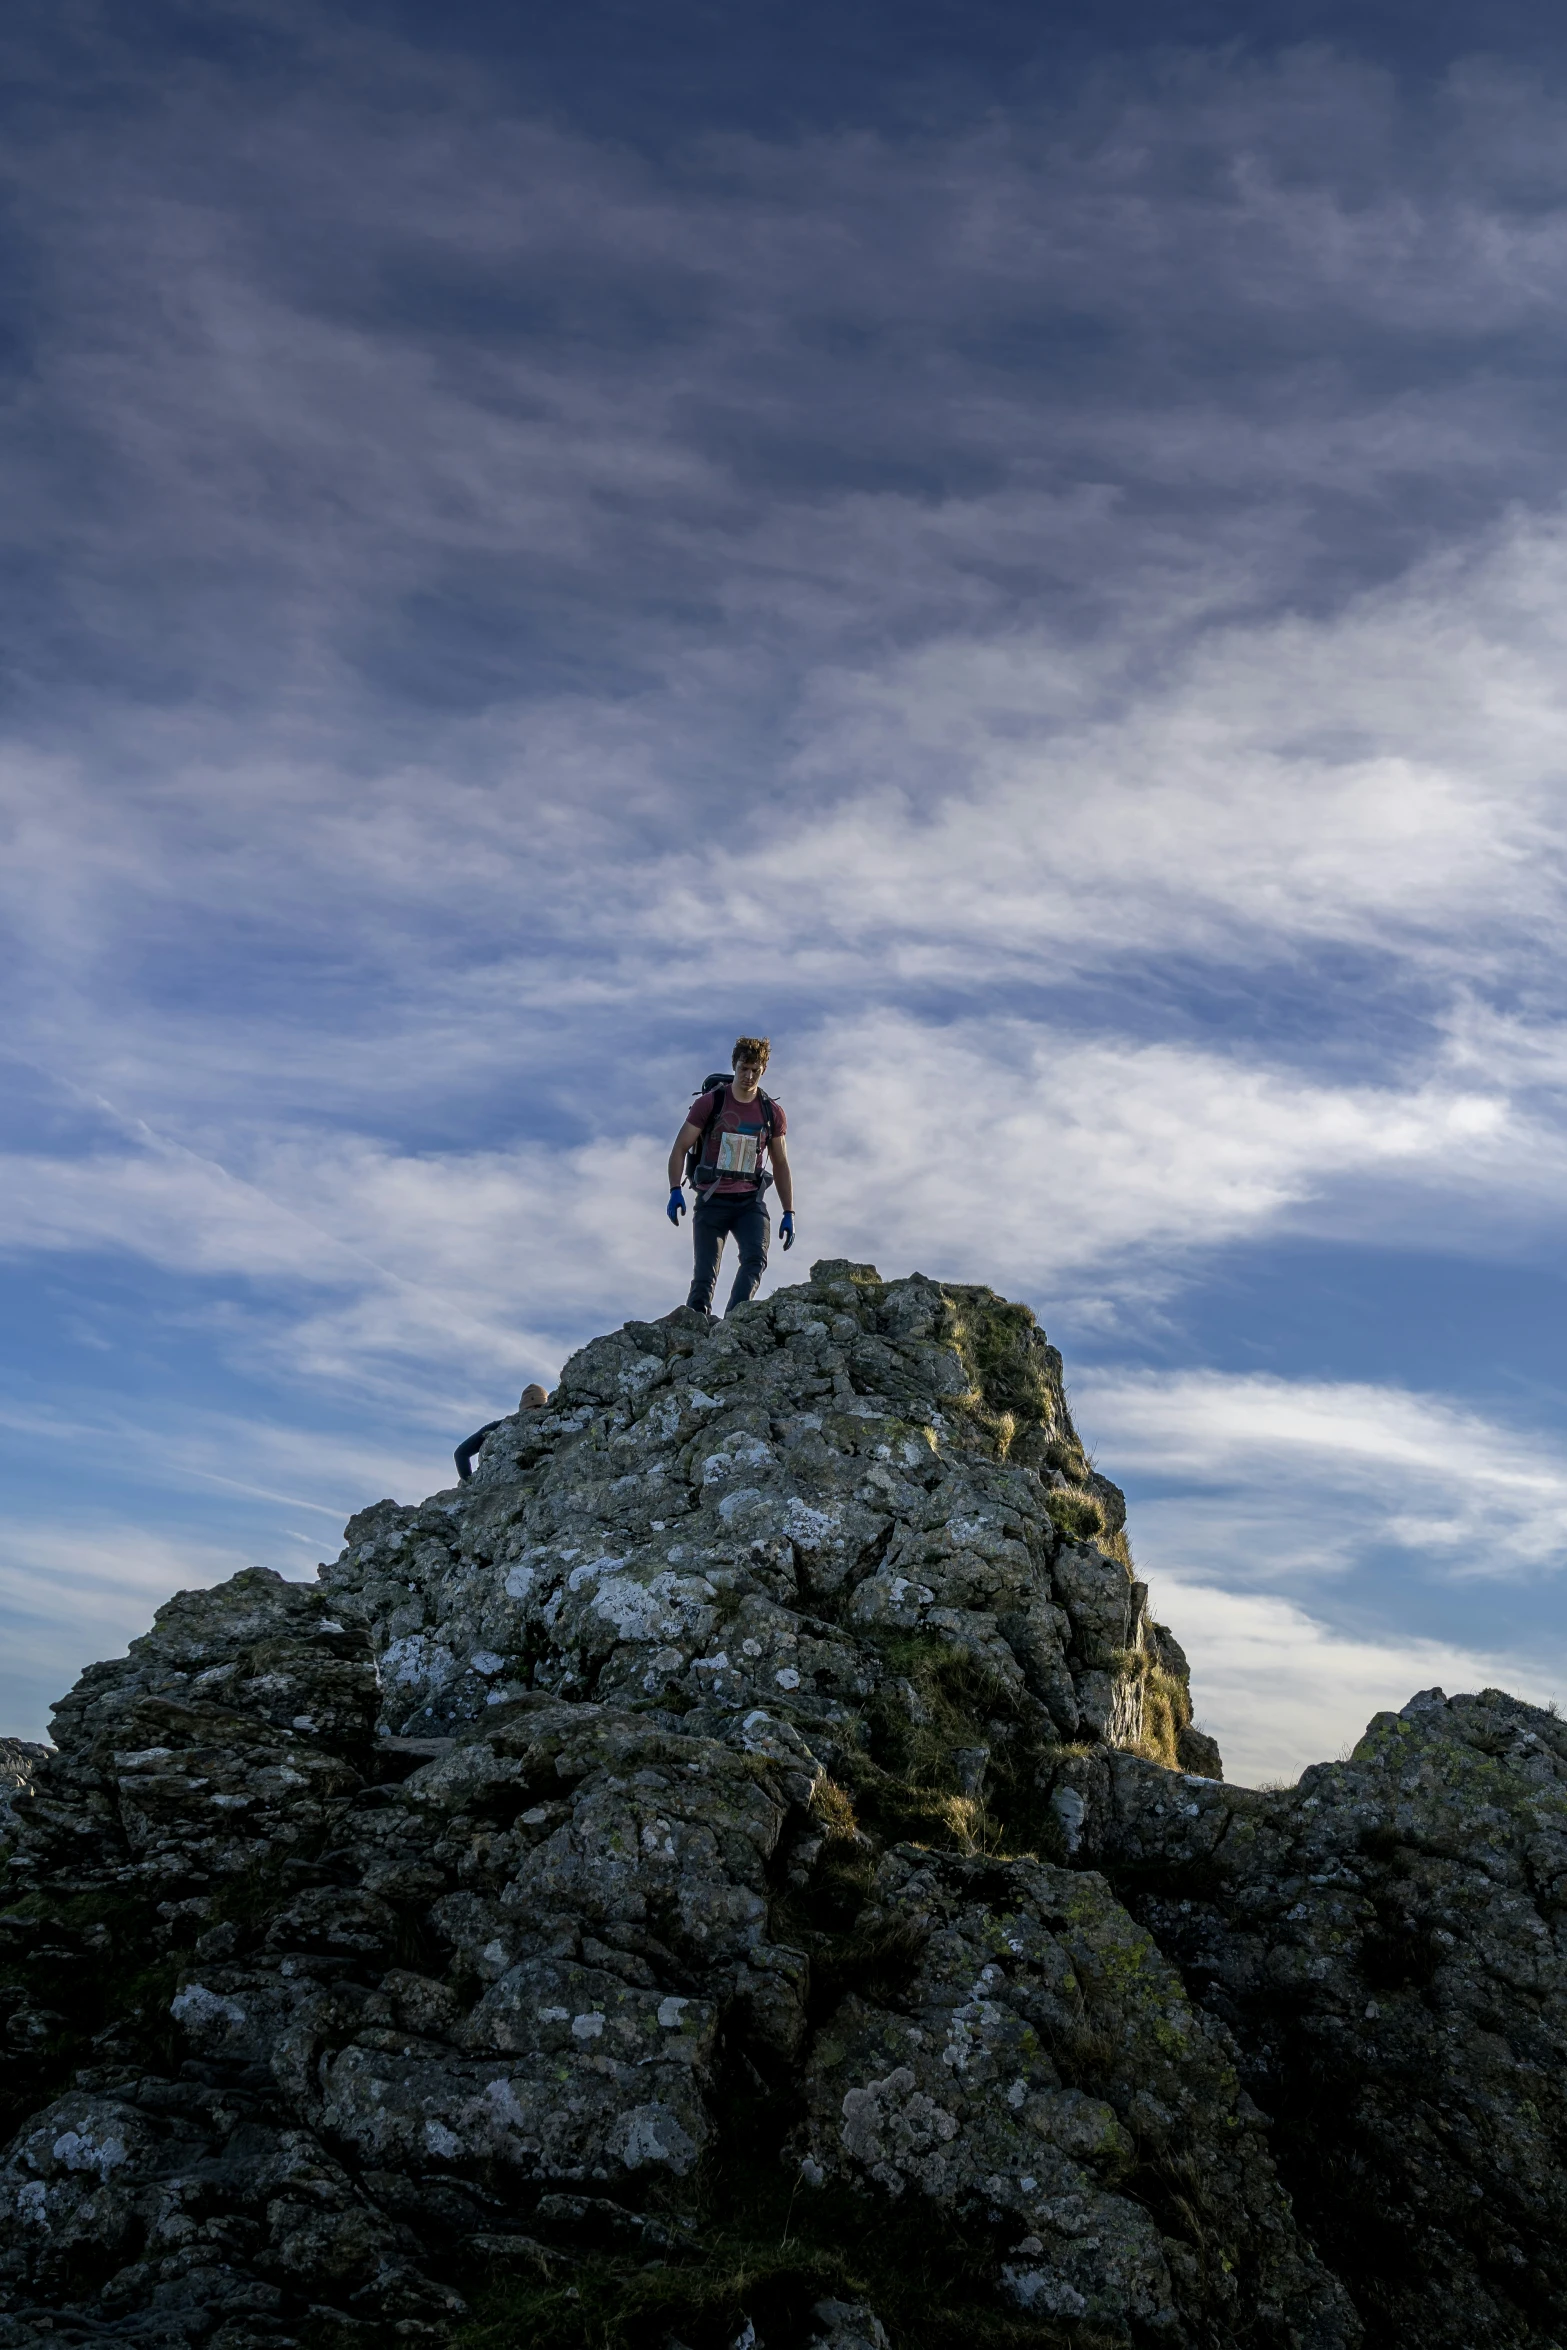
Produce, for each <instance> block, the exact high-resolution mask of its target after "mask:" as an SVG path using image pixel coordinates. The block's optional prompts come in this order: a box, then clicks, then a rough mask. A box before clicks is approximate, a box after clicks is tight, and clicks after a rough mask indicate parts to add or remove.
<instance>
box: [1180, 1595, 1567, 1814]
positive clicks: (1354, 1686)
mask: <svg viewBox="0 0 1567 2350" xmlns="http://www.w3.org/2000/svg"><path fill="white" fill-rule="evenodd" d="M1152 1598H1153V1605H1154V1608H1155V1610H1156V1612H1157V1613H1158V1614H1159V1615H1161V1616H1164V1617H1167V1618H1168V1619H1169V1621H1170V1622H1171V1623H1172V1624H1173V1625H1175V1626H1176V1627H1177V1629H1178V1631H1179V1634H1180V1638H1181V1640H1182V1642H1183V1643H1184V1645H1185V1647H1186V1650H1187V1653H1188V1655H1189V1656H1190V1658H1191V1660H1192V1695H1193V1698H1194V1700H1195V1705H1196V1714H1197V1719H1198V1721H1199V1722H1200V1723H1201V1724H1202V1725H1203V1726H1204V1727H1205V1728H1207V1729H1209V1730H1211V1731H1212V1732H1214V1733H1215V1734H1216V1735H1217V1737H1218V1740H1219V1746H1220V1751H1221V1753H1222V1754H1223V1756H1224V1765H1225V1775H1226V1777H1227V1778H1230V1779H1233V1780H1238V1781H1239V1782H1240V1784H1241V1785H1243V1786H1256V1785H1257V1784H1259V1783H1270V1782H1276V1781H1278V1780H1286V1779H1294V1778H1296V1777H1298V1776H1299V1774H1300V1772H1301V1771H1303V1770H1304V1769H1305V1768H1306V1767H1307V1765H1308V1764H1310V1763H1314V1762H1333V1761H1335V1760H1337V1759H1339V1758H1340V1757H1341V1756H1343V1755H1344V1754H1345V1753H1347V1751H1348V1749H1349V1748H1350V1747H1351V1746H1352V1745H1353V1744H1354V1743H1355V1741H1356V1740H1357V1739H1358V1738H1359V1737H1360V1735H1361V1733H1362V1731H1363V1730H1364V1729H1365V1727H1366V1724H1367V1723H1368V1722H1369V1720H1370V1719H1371V1717H1372V1715H1373V1714H1375V1713H1382V1712H1387V1711H1392V1712H1396V1711H1397V1710H1398V1708H1399V1707H1400V1706H1402V1705H1404V1704H1406V1703H1407V1702H1408V1700H1409V1699H1410V1698H1411V1697H1412V1696H1413V1695H1414V1694H1415V1692H1416V1691H1417V1690H1419V1689H1430V1688H1443V1689H1445V1690H1446V1691H1447V1693H1448V1695H1449V1696H1454V1695H1457V1694H1458V1692H1460V1691H1462V1690H1478V1689H1507V1690H1509V1691H1511V1692H1512V1694H1513V1695H1514V1696H1517V1697H1522V1698H1524V1699H1526V1700H1527V1701H1529V1702H1530V1703H1533V1704H1535V1705H1551V1704H1554V1703H1555V1702H1556V1701H1557V1700H1558V1699H1559V1698H1560V1697H1561V1696H1562V1695H1563V1692H1564V1690H1567V1659H1563V1658H1562V1657H1560V1656H1558V1657H1556V1658H1555V1659H1546V1658H1542V1657H1540V1656H1539V1655H1538V1654H1535V1653H1530V1652H1519V1651H1514V1652H1512V1653H1505V1652H1502V1653H1499V1652H1497V1651H1495V1650H1490V1651H1487V1650H1486V1649H1485V1648H1484V1647H1481V1646H1478V1645H1477V1646H1474V1647H1466V1646H1464V1645H1462V1644H1460V1643H1457V1642H1453V1641H1442V1640H1422V1639H1420V1638H1418V1637H1409V1638H1403V1639H1399V1638H1395V1637H1389V1638H1386V1639H1380V1640H1378V1639H1368V1638H1366V1637H1364V1636H1360V1637H1355V1636H1354V1635H1349V1634H1345V1633H1343V1632H1340V1631H1335V1630H1334V1629H1333V1628H1332V1627H1331V1626H1330V1625H1328V1624H1326V1623H1324V1622H1323V1621H1322V1620H1321V1618H1320V1617H1319V1616H1317V1615H1315V1614H1313V1613H1312V1612H1310V1611H1309V1610H1307V1609H1306V1608H1303V1607H1300V1606H1298V1605H1296V1604H1295V1603H1294V1602H1293V1601H1291V1600H1288V1599H1283V1598H1280V1597H1279V1596H1278V1595H1277V1594H1271V1593H1260V1592H1255V1591H1234V1590H1230V1589H1227V1588H1225V1587H1224V1586H1223V1585H1222V1584H1218V1583H1206V1582H1200V1581H1189V1580H1187V1579H1185V1578H1184V1577H1181V1576H1177V1575H1171V1574H1161V1575H1160V1576H1159V1577H1158V1578H1157V1580H1156V1581H1155V1584H1154V1586H1153V1593H1152Z"/></svg>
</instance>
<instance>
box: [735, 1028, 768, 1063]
mask: <svg viewBox="0 0 1567 2350" xmlns="http://www.w3.org/2000/svg"><path fill="white" fill-rule="evenodd" d="M772 1049H773V1048H772V1045H771V1043H770V1042H769V1040H768V1039H767V1038H766V1037H765V1036H737V1037H736V1038H735V1049H734V1051H733V1052H732V1053H731V1054H730V1056H729V1066H730V1068H731V1069H738V1068H739V1066H740V1064H741V1062H742V1061H759V1062H760V1063H761V1065H762V1067H763V1068H764V1069H765V1068H766V1066H767V1056H768V1055H769V1053H770V1052H771V1051H772Z"/></svg>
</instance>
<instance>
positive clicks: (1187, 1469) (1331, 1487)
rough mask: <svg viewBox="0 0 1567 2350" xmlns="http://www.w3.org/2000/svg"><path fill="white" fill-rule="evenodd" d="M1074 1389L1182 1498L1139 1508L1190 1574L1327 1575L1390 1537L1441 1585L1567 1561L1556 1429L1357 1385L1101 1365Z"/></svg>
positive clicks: (1116, 1452) (1173, 1560)
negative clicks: (1209, 1566)
mask: <svg viewBox="0 0 1567 2350" xmlns="http://www.w3.org/2000/svg"><path fill="white" fill-rule="evenodd" d="M1075 1393H1076V1396H1077V1398H1078V1403H1079V1408H1080V1410H1081V1412H1082V1414H1083V1416H1084V1418H1085V1420H1086V1421H1087V1422H1088V1424H1089V1425H1090V1427H1091V1428H1092V1430H1093V1431H1094V1435H1095V1439H1096V1441H1097V1442H1099V1443H1100V1444H1101V1445H1102V1447H1103V1449H1104V1451H1105V1454H1106V1457H1107V1458H1112V1457H1113V1459H1114V1460H1115V1461H1116V1462H1117V1463H1118V1465H1119V1466H1120V1467H1121V1468H1122V1469H1123V1471H1125V1472H1127V1473H1128V1474H1132V1475H1135V1476H1137V1477H1139V1478H1141V1479H1144V1480H1148V1481H1159V1482H1163V1483H1165V1484H1167V1485H1168V1484H1174V1485H1176V1486H1177V1487H1179V1488H1181V1489H1182V1492H1183V1498H1182V1499H1181V1500H1180V1501H1179V1502H1178V1503H1177V1504H1175V1505H1174V1506H1172V1507H1169V1508H1165V1509H1163V1510H1160V1509H1159V1508H1158V1505H1154V1506H1153V1507H1152V1508H1150V1506H1149V1505H1148V1504H1146V1503H1145V1504H1144V1506H1143V1509H1142V1512H1141V1516H1142V1520H1143V1523H1144V1525H1145V1526H1146V1525H1148V1524H1150V1523H1152V1524H1153V1525H1155V1526H1156V1528H1157V1537H1156V1539H1157V1544H1158V1548H1159V1551H1160V1553H1161V1555H1162V1557H1163V1558H1164V1559H1165V1560H1166V1561H1167V1562H1168V1564H1169V1565H1170V1567H1171V1568H1172V1569H1173V1570H1174V1571H1176V1572H1178V1573H1182V1574H1190V1573H1193V1572H1197V1571H1200V1570H1201V1569H1202V1567H1203V1566H1204V1564H1205V1563H1211V1562H1212V1561H1214V1560H1215V1559H1222V1561H1223V1564H1224V1568H1225V1571H1226V1576H1227V1578H1241V1579H1244V1580H1246V1581H1248V1582H1255V1581H1262V1582H1266V1581H1268V1580H1270V1579H1272V1578H1275V1577H1280V1578H1282V1577H1286V1576H1293V1575H1299V1574H1301V1573H1302V1572H1304V1573H1305V1574H1306V1575H1307V1576H1308V1577H1309V1578H1310V1579H1312V1580H1313V1581H1320V1580H1321V1579H1322V1578H1323V1577H1325V1576H1331V1575H1333V1574H1334V1573H1335V1572H1338V1571H1342V1570H1343V1569H1345V1568H1347V1567H1349V1566H1351V1565H1353V1564H1356V1563H1357V1562H1358V1561H1359V1560H1360V1559H1362V1558H1363V1557H1364V1556H1365V1555H1366V1553H1367V1552H1369V1551H1370V1550H1372V1549H1373V1548H1374V1547H1375V1546H1376V1545H1377V1544H1379V1543H1380V1544H1393V1545H1397V1546H1398V1547H1400V1548H1402V1549H1405V1550H1408V1551H1411V1552H1413V1553H1416V1554H1418V1556H1419V1557H1420V1559H1421V1560H1422V1561H1423V1562H1424V1563H1425V1565H1426V1566H1427V1568H1428V1569H1429V1571H1431V1572H1432V1573H1433V1574H1436V1575H1439V1576H1442V1577H1485V1578H1508V1577H1531V1578H1532V1577H1534V1576H1537V1575H1538V1574H1540V1573H1541V1572H1543V1571H1550V1572H1552V1573H1559V1572H1560V1571H1561V1570H1563V1569H1564V1568H1567V1444H1564V1443H1563V1441H1562V1439H1561V1438H1560V1436H1559V1435H1557V1434H1556V1433H1555V1432H1554V1431H1553V1432H1550V1433H1548V1434H1544V1435H1530V1434H1528V1433H1525V1432H1523V1431H1521V1430H1520V1429H1518V1428H1516V1427H1509V1426H1508V1425H1507V1424H1506V1423H1505V1422H1504V1421H1501V1420H1499V1419H1497V1418H1495V1417H1494V1416H1492V1415H1489V1414H1484V1413H1481V1412H1478V1411H1476V1410H1474V1409H1472V1408H1469V1407H1466V1406H1465V1405H1463V1404H1461V1403H1458V1402H1455V1401H1454V1400H1452V1399H1451V1398H1449V1397H1445V1396H1440V1395H1420V1394H1412V1393H1409V1392H1407V1391H1405V1390H1401V1389H1398V1388H1395V1387H1390V1386H1385V1385H1372V1384H1369V1383H1361V1382H1357V1381H1347V1380H1346V1381H1321V1380H1304V1379H1303V1380H1289V1379H1280V1378H1273V1377H1265V1376H1261V1375H1252V1376H1236V1375H1235V1374H1232V1373H1224V1372H1204V1371H1195V1372H1194V1371H1187V1372H1179V1373H1175V1374H1168V1375H1166V1374H1159V1373H1154V1372H1146V1371H1132V1372H1113V1371H1112V1372H1105V1371H1098V1372H1090V1373H1088V1374H1087V1375H1085V1376H1083V1377H1080V1379H1079V1380H1078V1382H1077V1386H1076V1389H1075ZM1564 1653H1567V1651H1564Z"/></svg>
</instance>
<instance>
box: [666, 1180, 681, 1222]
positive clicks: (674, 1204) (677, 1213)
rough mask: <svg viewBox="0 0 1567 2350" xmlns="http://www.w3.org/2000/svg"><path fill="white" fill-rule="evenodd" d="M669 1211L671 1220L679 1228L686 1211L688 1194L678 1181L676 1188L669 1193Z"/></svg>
mask: <svg viewBox="0 0 1567 2350" xmlns="http://www.w3.org/2000/svg"><path fill="white" fill-rule="evenodd" d="M667 1212H668V1216H669V1221H670V1222H671V1224H673V1225H674V1226H675V1227H676V1229H677V1230H678V1228H679V1224H680V1219H681V1217H682V1216H683V1215H684V1214H685V1212H686V1195H685V1193H684V1192H683V1191H682V1190H681V1188H680V1186H679V1184H678V1183H677V1184H676V1185H675V1188H674V1190H673V1191H672V1192H671V1193H670V1195H669V1208H668V1211H667Z"/></svg>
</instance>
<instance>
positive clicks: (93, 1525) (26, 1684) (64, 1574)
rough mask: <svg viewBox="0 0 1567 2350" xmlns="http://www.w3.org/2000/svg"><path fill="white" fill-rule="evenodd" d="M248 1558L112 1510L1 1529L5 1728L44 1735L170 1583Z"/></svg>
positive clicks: (217, 1573)
mask: <svg viewBox="0 0 1567 2350" xmlns="http://www.w3.org/2000/svg"><path fill="white" fill-rule="evenodd" d="M250 1564H252V1561H251V1560H250V1559H249V1558H247V1557H246V1556H245V1555H244V1554H243V1553H241V1552H238V1551H234V1550H228V1549H225V1548H224V1547H223V1546H222V1545H221V1544H217V1543H212V1542H208V1541H203V1542H181V1541H178V1540H173V1539H170V1538H168V1537H165V1536H162V1535H159V1534H156V1533H149V1532H148V1531H146V1530H145V1529H144V1528H141V1527H137V1526H133V1525H126V1524H124V1523H123V1522H119V1521H116V1520H114V1519H112V1518H109V1517H107V1516H97V1517H86V1518H82V1519H78V1520H77V1521H76V1522H75V1523H65V1524H61V1523H60V1522H59V1521H58V1520H55V1521H52V1522H51V1523H49V1524H47V1525H43V1524H36V1523H34V1524H29V1523H27V1522H26V1521H20V1522H19V1521H17V1520H15V1519H13V1520H12V1521H11V1522H10V1523H8V1524H7V1526H6V1529H5V1533H4V1536H3V1537H0V1623H3V1625H4V1634H5V1636H4V1643H3V1655H0V1725H3V1727H4V1730H5V1734H6V1735H7V1736H8V1737H12V1738H44V1737H47V1735H48V1711H49V1707H50V1706H51V1705H52V1704H53V1702H54V1700H55V1699H56V1698H57V1697H59V1696H60V1695H61V1694H62V1693H63V1692H64V1691H65V1690H67V1689H69V1688H70V1687H71V1685H72V1683H73V1682H74V1681H75V1680H76V1678H77V1675H78V1674H79V1673H81V1672H82V1671H83V1670H84V1669H85V1668H86V1667H87V1666H88V1665H90V1664H94V1663H96V1662H97V1661H98V1660H99V1659H100V1658H102V1657H108V1656H119V1655H122V1654H123V1653H124V1651H125V1650H126V1648H127V1647H128V1646H129V1645H130V1643H131V1641H132V1640H134V1639H135V1638H136V1637H137V1635H138V1634H139V1633H142V1632H145V1631H146V1629H147V1627H148V1625H149V1624H150V1622H151V1621H152V1617H153V1613H154V1611H155V1610H156V1609H157V1608H159V1607H161V1606H162V1604H163V1602H164V1601H165V1600H166V1599H168V1598H169V1597H170V1596H171V1595H172V1594H173V1593H174V1592H176V1591H189V1590H196V1589H199V1588H201V1587H203V1586H204V1585H206V1584H209V1583H217V1582H221V1581H222V1580H223V1579H224V1578H225V1577H226V1576H228V1575H233V1574H237V1573H238V1571H239V1569H240V1568H241V1567H244V1566H249V1565H250ZM313 1564H314V1562H312V1568H313Z"/></svg>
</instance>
